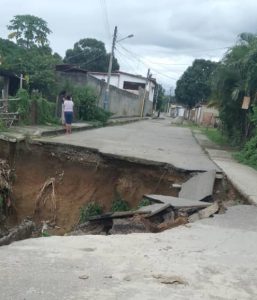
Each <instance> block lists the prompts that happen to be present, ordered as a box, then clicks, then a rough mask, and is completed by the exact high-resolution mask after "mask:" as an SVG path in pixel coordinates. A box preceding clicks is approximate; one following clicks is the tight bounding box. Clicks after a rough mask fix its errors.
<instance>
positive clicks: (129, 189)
mask: <svg viewBox="0 0 257 300" xmlns="http://www.w3.org/2000/svg"><path fill="white" fill-rule="evenodd" d="M0 152H1V153H0V155H2V156H5V158H8V160H9V162H10V163H11V165H12V167H13V168H14V169H15V180H14V182H13V197H14V205H15V211H16V214H15V216H13V217H12V218H11V222H12V223H13V224H17V223H19V222H21V221H22V220H23V219H24V218H25V217H27V216H31V217H32V219H33V220H34V221H35V222H36V224H37V225H38V226H39V225H42V223H41V222H42V221H46V220H49V221H51V222H53V223H55V225H56V226H58V227H56V229H55V230H54V233H56V234H64V233H65V232H68V231H70V230H72V228H73V227H74V226H75V225H76V224H77V223H78V222H79V216H80V208H81V207H82V206H83V205H85V204H86V203H88V202H90V201H95V202H98V203H99V204H101V206H103V208H104V211H109V210H110V208H111V204H112V201H113V200H114V199H115V197H116V195H117V194H119V195H120V196H121V197H122V198H123V199H124V200H126V201H127V202H128V203H129V205H130V207H131V208H132V209H133V208H136V207H137V205H138V203H139V201H140V200H141V199H142V196H143V195H144V194H152V193H155V194H164V195H172V196H177V190H174V188H173V187H172V184H173V183H182V182H184V181H185V180H186V179H187V178H188V177H189V174H186V173H182V172H181V173H178V172H177V171H174V170H172V169H168V168H163V167H158V166H149V165H148V166H146V165H142V164H140V163H131V162H126V161H122V160H118V159H117V158H112V157H103V156H101V155H100V154H99V153H97V152H93V151H86V150H83V149H76V148H70V147H56V146H50V145H44V146H42V145H35V144H34V145H31V144H30V145H27V144H26V143H24V144H17V145H16V148H15V149H14V146H13V145H10V144H1V151H0Z"/></svg>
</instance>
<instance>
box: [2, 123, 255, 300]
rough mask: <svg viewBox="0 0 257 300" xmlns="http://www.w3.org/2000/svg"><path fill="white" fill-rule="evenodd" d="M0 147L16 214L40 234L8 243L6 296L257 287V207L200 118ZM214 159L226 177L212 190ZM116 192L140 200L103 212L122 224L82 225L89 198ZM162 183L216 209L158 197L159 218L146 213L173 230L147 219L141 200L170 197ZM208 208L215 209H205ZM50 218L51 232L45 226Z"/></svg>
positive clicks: (193, 294)
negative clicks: (221, 161)
mask: <svg viewBox="0 0 257 300" xmlns="http://www.w3.org/2000/svg"><path fill="white" fill-rule="evenodd" d="M124 136H126V139H124ZM1 157H2V159H7V160H8V161H9V163H10V166H11V168H12V169H13V170H14V172H15V180H14V181H13V186H12V188H13V194H14V196H15V197H14V202H13V204H14V213H13V214H11V215H10V216H9V219H8V221H9V223H8V225H9V227H11V226H16V225H18V224H20V223H21V222H22V221H23V220H24V219H26V218H29V219H28V220H31V221H27V222H33V223H34V224H35V229H34V233H33V234H32V236H33V235H34V237H37V238H34V239H33V238H31V239H25V240H23V241H18V242H13V243H11V244H10V245H8V246H3V247H1V251H0V264H1V267H2V270H3V271H2V272H1V274H0V280H1V283H2V284H1V295H2V296H1V297H2V298H1V299H47V298H50V299H103V298H105V299H115V298H119V299H157V298H158V299H167V297H168V298H169V297H170V295H171V294H172V298H174V299H175V298H176V299H189V298H190V299H205V298H207V299H231V300H232V299H254V295H255V294H256V293H257V286H256V283H255V281H254V274H255V273H256V267H255V264H253V263H252V261H254V260H256V253H257V252H256V250H257V249H256V245H257V230H256V225H257V224H256V218H255V215H256V212H257V209H256V207H255V206H251V205H247V201H246V200H245V199H244V198H243V197H242V196H240V194H239V193H238V192H237V191H236V189H235V188H234V187H233V186H232V185H231V183H230V182H229V181H228V180H227V179H226V176H225V174H224V173H222V171H221V169H220V168H219V167H218V166H217V165H215V164H214V163H213V162H212V161H211V160H210V158H209V157H208V156H207V155H206V153H205V152H204V150H203V149H202V148H201V146H200V145H199V144H198V143H197V141H196V140H195V138H194V136H193V135H192V133H191V131H190V130H189V129H187V128H180V127H172V126H170V124H169V123H168V122H167V121H166V120H158V121H156V120H149V121H142V122H137V123H133V124H129V125H123V126H115V127H106V128H102V129H101V128H100V129H93V130H90V131H81V132H78V133H73V134H72V135H69V136H67V135H66V136H65V135H60V136H56V137H43V138H37V139H32V140H30V141H27V142H22V141H21V142H20V143H17V144H15V143H14V144H13V143H11V142H9V143H8V142H6V141H1ZM207 171H208V172H214V173H212V174H216V175H214V176H215V177H216V179H215V184H214V186H213V192H212V193H213V194H211V195H209V196H208V197H205V196H207V195H208V193H209V188H208V190H205V188H204V185H205V184H208V185H209V183H208V182H207V181H206V180H207V179H206V178H205V177H203V180H204V181H198V180H202V179H200V178H202V177H201V176H200V177H199V174H207V173H208V172H207ZM199 172H200V173H199ZM197 174H198V175H197ZM210 174H211V173H210ZM198 177H199V179H197V178H198ZM204 178H205V179H204ZM194 181H195V182H198V183H197V185H196V186H195V187H194V185H193V186H192V187H193V189H192V190H191V192H190V188H192V187H191V184H190V182H192V184H194V183H193V182H194ZM184 185H185V188H184V190H183V186H184ZM199 185H200V186H199ZM201 185H203V186H201ZM179 191H181V192H179ZM188 191H189V194H187V193H188ZM53 193H54V194H53ZM116 193H118V194H119V195H120V196H121V197H122V198H123V199H125V200H126V201H127V202H128V204H129V206H130V210H131V212H128V213H127V214H128V215H129V217H128V218H127V219H126V218H125V215H126V212H123V213H122V214H121V213H120V214H119V213H116V215H115V217H114V216H113V217H112V214H111V215H103V217H102V219H101V218H100V219H99V220H100V221H98V222H100V224H102V223H101V222H102V221H101V220H105V219H106V218H111V220H112V225H111V226H113V227H112V229H111V230H110V231H109V233H107V235H105V236H102V235H103V234H106V233H104V232H103V231H102V232H101V230H100V231H99V230H95V229H94V231H92V230H91V229H90V230H88V229H87V230H85V228H84V227H77V226H78V223H79V220H80V219H79V218H80V209H81V207H82V206H83V205H85V203H89V202H90V201H92V200H93V201H96V202H97V203H99V204H101V205H102V206H103V208H104V211H103V213H107V212H109V211H110V210H111V206H112V201H113V195H115V194H116ZM205 193H207V194H205ZM51 195H52V196H51ZM53 195H54V198H53ZM158 195H159V196H158ZM161 195H163V196H166V197H167V196H169V197H170V198H167V199H170V200H167V201H171V202H170V203H171V207H173V209H174V205H175V204H174V203H177V202H176V201H181V203H184V202H185V201H190V200H189V199H192V198H194V197H203V199H202V200H203V202H200V203H202V204H203V205H205V207H206V209H203V208H198V209H197V210H195V209H193V210H192V207H191V208H190V205H193V204H192V203H191V202H192V200H191V202H190V203H191V204H190V205H189V207H188V208H187V209H186V210H185V209H184V210H183V212H182V211H180V210H179V211H177V210H176V209H175V210H173V212H172V211H170V209H168V211H166V209H167V203H168V202H165V203H166V204H165V203H164V204H161V203H160V202H158V203H159V204H154V205H153V206H151V203H149V204H147V205H148V206H146V207H145V208H144V209H143V211H146V212H147V211H149V212H151V215H154V216H155V219H154V220H151V218H150V219H146V220H147V222H148V223H147V224H149V221H150V222H154V223H150V228H152V227H153V226H155V227H154V228H162V230H159V231H163V230H165V229H166V230H165V231H164V232H159V233H149V232H158V230H157V231H156V230H153V231H152V230H150V231H148V230H147V228H148V229H149V227H147V226H146V227H144V228H143V230H142V231H137V230H138V228H141V227H142V224H143V225H145V224H146V223H145V222H146V221H143V223H140V224H139V225H140V226H139V225H138V223H135V220H137V221H138V219H136V217H135V218H134V217H132V218H131V215H132V216H133V214H135V215H136V214H137V209H138V205H139V203H140V201H141V200H142V199H143V197H145V196H147V199H153V201H155V200H154V199H155V198H156V199H164V198H163V196H161ZM179 195H181V196H182V195H183V198H188V200H186V199H185V200H183V201H184V202H183V201H182V198H179V197H181V196H179ZM187 195H188V196H187ZM193 195H195V196H193ZM199 195H203V196H199ZM49 197H50V198H49ZM51 197H52V198H51ZM165 199H166V198H165ZM176 199H177V200H176ZM180 199H181V200H180ZM198 200H201V199H198ZM51 201H52V202H51ZM165 201H166V200H165ZM174 201H175V202H174ZM193 201H196V200H193ZM204 201H210V202H209V203H207V202H204ZM178 203H179V202H178ZM188 203H189V202H188ZM197 203H198V202H197ZM204 203H206V204H204ZM215 203H217V204H218V206H217V208H216V209H215V210H214V211H212V210H210V209H209V208H208V206H210V208H211V207H213V205H214V204H215ZM184 205H185V204H184ZM197 205H199V204H197ZM156 206H157V208H158V209H157V210H156V212H155V210H153V209H151V207H156ZM195 206H196V204H195ZM175 207H176V206H175ZM188 209H189V210H188ZM199 209H200V210H199ZM162 210H163V212H165V215H163V216H162V215H161V214H162ZM206 210H207V211H210V213H205V214H203V211H206ZM141 211H142V209H141ZM174 213H175V215H174ZM178 213H179V215H177V214H178ZM188 214H189V215H188ZM190 214H192V215H190ZM168 215H169V217H168V219H166V218H167V216H168ZM157 216H158V218H159V219H158V218H157ZM160 216H162V218H163V217H164V219H162V221H160ZM174 216H175V221H174ZM187 216H188V220H191V221H190V222H189V223H188V221H187V222H185V220H186V219H187ZM189 216H190V217H189ZM117 218H118V219H117ZM119 218H120V219H119ZM124 218H125V219H124ZM140 218H142V217H140ZM172 218H173V219H172ZM176 218H177V219H176ZM202 218H203V219H202ZM181 219H183V221H182V222H180V220H181ZM199 219H202V220H199ZM119 220H120V221H119ZM140 220H141V219H140ZM148 220H149V221H148ZM156 220H157V221H156ZM178 220H179V221H178ZM46 222H47V224H48V225H47V232H48V233H49V234H50V236H47V237H40V238H39V236H40V233H41V231H42V232H43V227H44V226H45V225H44V224H46ZM90 222H91V221H90ZM131 222H132V223H131ZM155 222H162V223H161V224H160V225H158V223H155ZM172 222H174V223H172ZM26 224H28V223H26ZM86 224H87V223H86ZM27 226H28V225H27ZM42 226H43V227H42ZM156 226H157V227H156ZM91 227H92V226H91ZM91 227H90V228H91ZM78 228H80V230H79V231H78V232H77V231H76V230H77V229H78ZM81 228H82V230H81ZM86 228H87V227H86ZM110 228H111V227H110ZM10 230H11V229H10ZM74 230H75V231H74ZM10 232H11V233H12V231H10ZM106 232H107V231H106ZM135 232H137V233H135ZM138 232H142V233H138ZM147 232H148V233H147ZM11 233H10V234H9V235H11ZM92 233H94V234H98V235H94V236H92V235H91V234H92ZM119 233H120V234H119ZM124 233H125V234H124ZM128 233H130V234H128ZM67 234H68V235H69V236H56V235H67ZM73 234H76V236H75V235H73ZM77 234H79V236H78V235H77ZM99 234H100V235H99ZM24 238H27V236H24ZM18 239H21V238H18ZM14 274H15V281H16V285H15V288H13V284H12V282H13V280H14V278H13V276H14ZM239 282H240V284H239Z"/></svg>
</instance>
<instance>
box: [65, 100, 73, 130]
mask: <svg viewBox="0 0 257 300" xmlns="http://www.w3.org/2000/svg"><path fill="white" fill-rule="evenodd" d="M63 106H64V117H65V126H66V133H67V134H70V133H71V124H72V119H73V107H74V103H73V101H72V98H71V96H67V97H66V98H65V100H64V102H63Z"/></svg>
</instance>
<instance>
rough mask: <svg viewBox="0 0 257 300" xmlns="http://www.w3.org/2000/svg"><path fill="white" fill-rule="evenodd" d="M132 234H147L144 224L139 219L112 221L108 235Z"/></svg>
mask: <svg viewBox="0 0 257 300" xmlns="http://www.w3.org/2000/svg"><path fill="white" fill-rule="evenodd" d="M133 232H137V233H138V232H149V229H147V227H146V224H145V223H144V222H143V221H142V219H139V218H125V219H114V220H113V226H112V228H111V230H110V232H109V234H128V233H133Z"/></svg>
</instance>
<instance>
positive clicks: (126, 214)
mask: <svg viewBox="0 0 257 300" xmlns="http://www.w3.org/2000/svg"><path fill="white" fill-rule="evenodd" d="M135 214H145V212H144V211H142V212H141V211H138V210H137V211H117V212H114V213H106V214H102V215H99V216H93V217H90V218H89V221H97V220H104V219H116V218H129V217H133V216H134V215H135Z"/></svg>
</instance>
